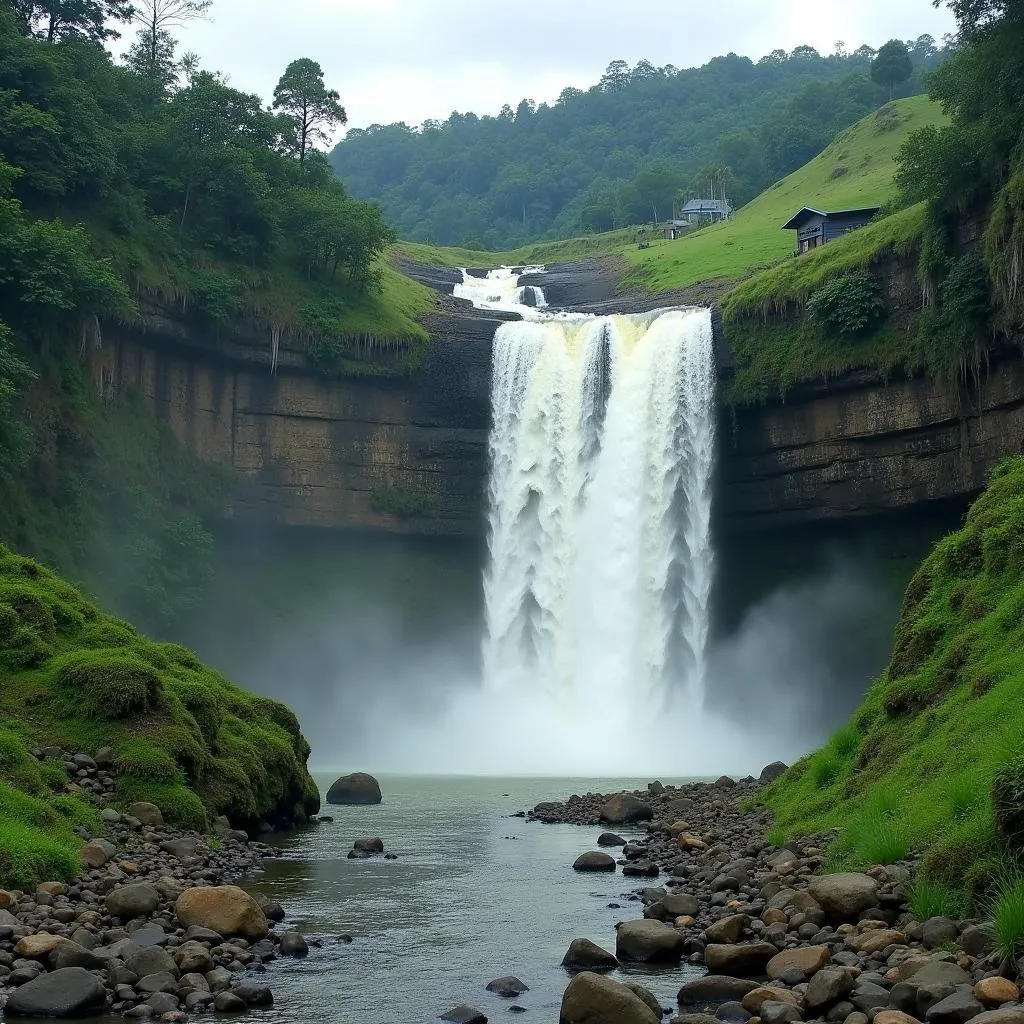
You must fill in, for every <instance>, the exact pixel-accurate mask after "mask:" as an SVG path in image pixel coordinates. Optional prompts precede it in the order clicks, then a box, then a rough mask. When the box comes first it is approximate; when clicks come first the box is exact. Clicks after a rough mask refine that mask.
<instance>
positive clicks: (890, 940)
mask: <svg viewBox="0 0 1024 1024" xmlns="http://www.w3.org/2000/svg"><path fill="white" fill-rule="evenodd" d="M906 942H907V937H906V935H904V934H903V932H900V931H896V929H894V928H872V929H871V931H868V932H863V933H862V934H861V935H856V936H853V935H851V936H850V938H848V939H847V940H846V944H847V945H848V946H849V947H850V948H851V949H856V950H859V951H860V952H861V953H880V952H881V951H882V950H883V949H885V948H886V947H887V946H894V945H901V946H903V945H906Z"/></svg>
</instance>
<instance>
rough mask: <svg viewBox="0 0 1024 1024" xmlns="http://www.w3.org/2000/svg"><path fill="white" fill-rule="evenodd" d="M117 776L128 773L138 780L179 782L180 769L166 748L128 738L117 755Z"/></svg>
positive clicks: (146, 741)
mask: <svg viewBox="0 0 1024 1024" xmlns="http://www.w3.org/2000/svg"><path fill="white" fill-rule="evenodd" d="M116 766H117V772H118V776H121V775H130V776H131V777H132V778H133V779H136V780H138V781H139V782H155V783H180V782H181V781H182V778H181V770H180V769H179V768H178V765H177V764H176V763H175V761H174V758H173V757H171V755H170V754H168V753H167V751H166V750H164V749H162V748H161V747H158V746H156V744H154V743H150V742H149V741H148V740H143V739H134V740H129V741H128V742H127V743H126V744H124V746H123V747H122V748H121V751H120V753H119V754H118V755H117V761H116Z"/></svg>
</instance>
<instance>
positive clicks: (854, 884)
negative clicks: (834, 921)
mask: <svg viewBox="0 0 1024 1024" xmlns="http://www.w3.org/2000/svg"><path fill="white" fill-rule="evenodd" d="M807 890H808V892H809V893H810V894H811V896H813V897H814V899H815V901H816V902H817V903H818V905H819V906H820V907H821V909H822V910H824V911H825V913H826V914H827V915H828V916H830V917H832V918H839V919H842V920H847V919H851V918H855V917H857V915H858V914H860V913H861V912H862V911H865V910H869V909H871V908H872V907H877V906H878V883H877V882H876V881H875V880H874V879H873V878H872V877H871V876H870V875H865V874H862V873H861V872H859V871H844V872H840V873H839V874H834V875H817V876H815V877H813V878H812V879H811V881H810V884H809V885H808V887H807Z"/></svg>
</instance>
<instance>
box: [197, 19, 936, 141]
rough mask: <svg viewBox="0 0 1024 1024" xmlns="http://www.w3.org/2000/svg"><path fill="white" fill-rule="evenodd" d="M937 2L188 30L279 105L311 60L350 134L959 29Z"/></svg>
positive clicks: (240, 22)
mask: <svg viewBox="0 0 1024 1024" xmlns="http://www.w3.org/2000/svg"><path fill="white" fill-rule="evenodd" d="M952 28H953V21H952V18H951V16H950V14H949V12H948V11H947V10H946V9H945V8H942V9H939V10H936V9H935V8H934V7H933V6H932V4H931V2H930V0H699V2H695V0H688V2H683V3H680V2H679V0H545V2H543V3H539V2H537V0H520V2H518V3H495V2H494V0H287V2H283V0H214V5H213V10H212V20H211V21H210V22H208V23H196V24H193V25H191V26H189V27H187V28H186V29H184V30H182V31H181V32H180V38H181V44H182V48H183V49H184V50H193V51H195V52H196V53H198V54H199V56H200V58H201V60H202V63H203V65H204V66H205V67H208V68H211V69H217V70H221V71H224V72H225V73H227V75H228V77H229V79H230V81H231V84H232V85H234V86H235V87H236V88H239V89H244V90H246V91H249V92H257V93H259V94H260V95H261V96H263V97H264V98H265V99H267V100H269V98H270V95H271V93H272V92H273V89H274V85H275V84H276V83H277V80H278V78H279V77H280V74H281V72H282V71H283V70H284V67H285V65H287V64H288V63H289V61H291V60H294V59H295V58H297V57H312V58H313V59H314V60H316V61H318V62H319V63H320V64H321V65H322V66H323V69H324V71H325V74H326V79H327V82H328V84H329V85H330V86H332V87H333V88H336V89H337V90H338V91H339V92H340V93H341V97H342V102H343V104H344V105H345V107H346V109H347V111H348V116H349V125H350V127H365V126H366V125H370V124H374V123H380V124H387V123H390V122H393V121H405V122H407V123H408V124H420V123H421V122H422V121H424V120H425V119H427V118H437V119H439V120H444V119H445V118H446V117H447V116H448V115H449V114H450V113H451V112H452V110H459V111H467V110H472V111H474V112H476V113H479V114H495V113H497V112H498V110H499V109H500V108H501V105H502V104H503V103H511V104H512V105H513V106H515V105H516V104H517V103H518V102H519V100H521V99H523V98H530V99H534V100H536V101H537V102H538V103H540V102H542V101H544V100H547V101H548V102H551V101H553V100H554V99H556V98H557V96H558V94H559V93H560V92H561V91H562V89H563V88H564V87H565V86H567V85H574V86H577V87H580V88H584V87H587V86H589V85H592V84H593V83H594V82H595V81H596V80H597V79H598V78H599V77H600V75H601V72H602V71H603V70H604V68H605V67H606V66H607V65H608V63H609V62H610V61H612V60H615V59H617V58H622V59H624V60H626V61H628V62H629V63H630V64H635V63H636V62H637V61H638V60H640V59H641V58H644V57H646V58H647V59H648V60H650V61H651V62H652V63H654V64H657V65H659V66H660V65H664V64H674V65H676V66H677V67H692V66H694V65H699V64H703V63H705V62H706V61H707V60H709V59H710V58H711V57H714V56H716V55H718V54H722V53H728V52H730V51H732V52H735V53H739V54H744V55H746V56H749V57H752V58H754V59H755V60H756V59H757V58H759V57H761V56H763V55H764V54H766V53H768V52H769V51H771V50H773V49H777V48H782V49H786V50H791V49H792V48H793V47H794V46H798V45H800V44H801V43H809V44H811V45H812V46H815V47H817V49H819V50H820V51H821V52H823V53H829V52H831V51H832V49H833V47H834V45H835V43H836V42H837V41H838V40H842V41H843V42H844V43H845V44H846V46H847V48H848V49H855V48H856V47H857V46H859V45H860V44H861V43H869V44H871V45H872V46H875V47H877V46H879V45H881V43H883V42H885V41H886V40H887V39H891V38H893V37H896V38H899V39H911V38H916V37H917V36H919V35H921V34H922V33H924V32H929V33H931V34H932V35H933V36H935V37H936V39H939V38H941V36H942V35H943V33H945V32H948V31H951V30H952Z"/></svg>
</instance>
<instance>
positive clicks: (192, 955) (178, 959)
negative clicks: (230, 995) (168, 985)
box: [171, 936, 284, 974]
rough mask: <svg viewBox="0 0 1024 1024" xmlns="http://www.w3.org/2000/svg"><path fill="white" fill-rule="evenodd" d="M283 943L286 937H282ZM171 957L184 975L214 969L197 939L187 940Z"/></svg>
mask: <svg viewBox="0 0 1024 1024" xmlns="http://www.w3.org/2000/svg"><path fill="white" fill-rule="evenodd" d="M219 941H220V940H219V939H218V942H219ZM283 941H284V937H283V936H282V942H283ZM171 955H172V957H173V959H174V962H175V964H177V966H178V970H179V971H181V973H182V974H206V972H207V971H212V970H213V967H214V962H213V956H212V955H211V954H210V951H209V950H208V949H207V948H206V947H205V946H204V945H203V944H202V943H201V942H197V941H196V940H195V939H186V941H185V942H183V943H182V944H181V945H180V946H178V947H177V948H176V949H175V950H174V953H173V954H171Z"/></svg>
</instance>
